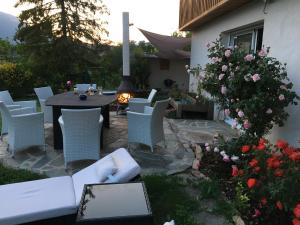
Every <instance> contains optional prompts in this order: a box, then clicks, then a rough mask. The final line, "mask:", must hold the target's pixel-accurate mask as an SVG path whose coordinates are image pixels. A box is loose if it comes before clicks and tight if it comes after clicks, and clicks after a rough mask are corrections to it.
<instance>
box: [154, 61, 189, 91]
mask: <svg viewBox="0 0 300 225" xmlns="http://www.w3.org/2000/svg"><path fill="white" fill-rule="evenodd" d="M187 64H189V61H188V60H170V67H169V69H168V70H161V69H160V64H159V59H151V60H150V71H151V75H150V77H149V85H150V88H161V89H162V90H164V89H165V88H166V87H165V85H164V80H165V79H171V80H174V81H176V84H177V85H178V88H179V89H181V90H188V89H189V76H188V74H187V72H186V69H185V65H187Z"/></svg>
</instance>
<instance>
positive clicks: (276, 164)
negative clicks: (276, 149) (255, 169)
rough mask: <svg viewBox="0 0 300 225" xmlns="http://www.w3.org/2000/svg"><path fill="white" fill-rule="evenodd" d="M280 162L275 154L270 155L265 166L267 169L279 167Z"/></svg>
mask: <svg viewBox="0 0 300 225" xmlns="http://www.w3.org/2000/svg"><path fill="white" fill-rule="evenodd" d="M281 163H282V161H281V160H279V159H278V158H277V157H275V156H272V157H271V158H268V159H267V166H268V168H269V169H276V168H278V167H280V165H281Z"/></svg>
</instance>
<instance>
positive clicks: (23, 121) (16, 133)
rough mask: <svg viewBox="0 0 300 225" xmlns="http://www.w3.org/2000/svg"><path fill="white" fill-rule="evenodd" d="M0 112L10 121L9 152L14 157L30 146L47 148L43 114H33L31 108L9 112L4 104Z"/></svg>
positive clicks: (0, 103)
mask: <svg viewBox="0 0 300 225" xmlns="http://www.w3.org/2000/svg"><path fill="white" fill-rule="evenodd" d="M0 111H1V114H2V115H4V117H5V118H7V119H8V151H10V152H11V154H12V156H14V155H15V152H16V151H20V150H23V149H26V148H28V147H30V146H43V147H44V148H45V135H44V115H43V113H31V112H32V108H30V107H27V108H19V109H13V110H9V109H8V108H7V107H6V105H5V104H4V103H3V102H0Z"/></svg>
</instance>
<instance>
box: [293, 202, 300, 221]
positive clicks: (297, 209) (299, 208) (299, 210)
mask: <svg viewBox="0 0 300 225" xmlns="http://www.w3.org/2000/svg"><path fill="white" fill-rule="evenodd" d="M294 215H295V216H296V217H297V218H300V204H297V205H296V207H295V208H294Z"/></svg>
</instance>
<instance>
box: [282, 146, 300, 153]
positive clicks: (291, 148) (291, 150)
mask: <svg viewBox="0 0 300 225" xmlns="http://www.w3.org/2000/svg"><path fill="white" fill-rule="evenodd" d="M296 151H297V149H296V148H294V147H288V148H285V149H283V152H284V153H285V154H286V155H291V154H293V153H294V152H296Z"/></svg>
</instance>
